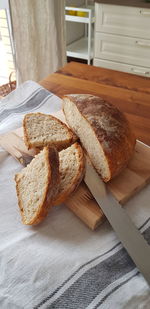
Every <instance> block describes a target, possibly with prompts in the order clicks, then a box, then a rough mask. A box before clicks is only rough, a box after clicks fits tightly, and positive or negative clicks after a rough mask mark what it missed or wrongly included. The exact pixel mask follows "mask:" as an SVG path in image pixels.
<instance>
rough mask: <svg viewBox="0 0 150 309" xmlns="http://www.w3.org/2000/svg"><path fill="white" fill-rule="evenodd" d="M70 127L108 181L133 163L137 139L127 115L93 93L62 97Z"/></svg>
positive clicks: (99, 171)
mask: <svg viewBox="0 0 150 309" xmlns="http://www.w3.org/2000/svg"><path fill="white" fill-rule="evenodd" d="M63 110H64V113H65V117H66V120H67V123H68V125H69V126H70V128H71V129H72V130H73V131H74V133H75V134H76V135H77V136H78V137H79V139H80V141H81V144H82V146H83V147H84V148H85V149H86V151H87V153H88V155H89V157H90V159H91V162H92V164H93V165H94V167H95V169H96V170H97V172H98V173H99V174H100V175H101V177H102V179H103V180H104V181H105V182H107V181H109V180H110V179H112V178H113V177H115V176H116V175H118V174H119V173H120V172H121V171H122V170H123V168H125V167H126V165H127V163H128V161H129V160H130V158H131V156H132V154H133V151H134V147H135V136H134V134H133V132H132V130H131V128H130V125H129V122H128V120H127V119H126V117H125V116H124V114H123V113H122V112H121V111H119V110H118V109H117V108H116V107H115V106H114V105H112V104H110V103H109V102H106V101H104V100H103V99H102V98H100V97H96V96H93V95H90V94H71V95H66V96H64V97H63Z"/></svg>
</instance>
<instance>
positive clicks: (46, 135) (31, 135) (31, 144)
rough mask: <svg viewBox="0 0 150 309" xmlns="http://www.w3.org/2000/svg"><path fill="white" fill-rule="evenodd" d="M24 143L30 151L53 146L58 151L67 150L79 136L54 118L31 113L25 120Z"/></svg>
mask: <svg viewBox="0 0 150 309" xmlns="http://www.w3.org/2000/svg"><path fill="white" fill-rule="evenodd" d="M23 130H24V142H25V144H26V146H27V147H28V149H31V148H37V149H42V148H43V147H45V146H53V147H55V148H56V149H57V150H58V151H60V150H62V149H65V148H67V147H68V146H70V145H71V144H72V143H74V142H75V141H76V140H77V136H76V135H75V134H74V133H73V132H72V131H71V129H70V128H68V127H67V125H66V124H65V123H63V122H62V121H61V120H59V119H57V118H56V117H54V116H51V115H47V114H42V113H30V114H27V115H25V117H24V120H23Z"/></svg>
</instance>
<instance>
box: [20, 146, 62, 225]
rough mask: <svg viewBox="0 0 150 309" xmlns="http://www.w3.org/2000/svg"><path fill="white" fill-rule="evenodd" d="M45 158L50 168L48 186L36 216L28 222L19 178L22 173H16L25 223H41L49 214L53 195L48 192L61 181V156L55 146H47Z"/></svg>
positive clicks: (21, 211) (23, 221)
mask: <svg viewBox="0 0 150 309" xmlns="http://www.w3.org/2000/svg"><path fill="white" fill-rule="evenodd" d="M45 159H46V162H47V168H48V177H47V183H46V188H45V191H44V193H43V198H42V201H41V204H40V205H39V207H38V209H37V211H36V214H35V216H34V217H33V218H32V220H31V221H30V222H28V223H27V220H26V217H25V215H24V212H23V205H22V200H21V196H20V190H19V178H20V177H19V175H20V174H16V175H15V181H16V192H17V197H18V205H19V208H20V213H21V217H22V223H23V224H27V225H34V224H38V223H40V222H41V221H43V219H44V218H45V217H46V216H47V214H48V211H49V208H50V207H51V206H52V203H51V200H52V196H49V195H48V192H49V190H52V189H53V188H56V187H57V185H58V183H59V157H58V152H57V150H56V149H54V148H49V147H45ZM55 186H56V187H55Z"/></svg>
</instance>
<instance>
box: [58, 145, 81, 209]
mask: <svg viewBox="0 0 150 309" xmlns="http://www.w3.org/2000/svg"><path fill="white" fill-rule="evenodd" d="M84 171H85V160H84V154H83V150H82V148H81V146H80V145H79V144H78V143H75V144H73V145H72V146H70V147H68V148H67V149H65V150H62V151H60V152H59V172H60V184H59V186H58V192H57V194H56V195H54V197H53V205H58V204H61V203H63V202H64V201H65V200H66V199H67V198H68V196H69V195H70V194H71V193H72V192H73V191H74V190H75V189H76V188H77V187H78V186H79V184H80V182H81V181H82V179H83V176H84Z"/></svg>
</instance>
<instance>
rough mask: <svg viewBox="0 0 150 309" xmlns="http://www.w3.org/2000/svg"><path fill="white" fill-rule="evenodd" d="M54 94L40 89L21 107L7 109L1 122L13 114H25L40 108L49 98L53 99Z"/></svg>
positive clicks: (0, 115)
mask: <svg viewBox="0 0 150 309" xmlns="http://www.w3.org/2000/svg"><path fill="white" fill-rule="evenodd" d="M51 96H52V94H51V93H50V92H49V91H48V90H46V89H41V88H39V91H38V92H36V93H33V95H32V96H31V97H30V98H29V99H27V100H26V101H25V102H23V103H22V104H21V105H20V104H19V106H17V107H14V108H12V109H11V108H10V109H5V110H3V111H2V112H1V113H0V122H2V121H3V120H5V119H6V118H7V117H9V116H10V115H11V114H13V113H15V114H16V113H18V114H21V113H25V112H27V111H29V110H30V111H32V110H34V109H35V108H38V107H39V106H41V104H42V103H43V104H44V103H45V99H46V98H48V97H51Z"/></svg>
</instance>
